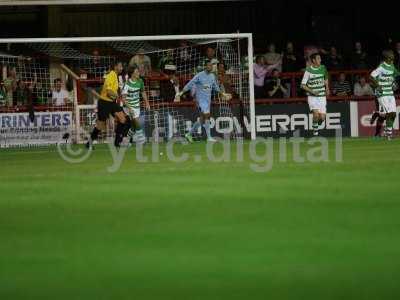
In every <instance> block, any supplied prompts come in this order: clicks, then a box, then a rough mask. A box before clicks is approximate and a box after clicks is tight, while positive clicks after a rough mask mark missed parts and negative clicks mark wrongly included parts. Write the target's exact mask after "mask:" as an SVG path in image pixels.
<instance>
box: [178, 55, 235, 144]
mask: <svg viewBox="0 0 400 300" xmlns="http://www.w3.org/2000/svg"><path fill="white" fill-rule="evenodd" d="M212 70H213V65H212V62H211V61H207V62H206V63H205V70H204V71H202V72H200V73H198V74H197V75H195V76H194V77H193V78H192V80H190V81H189V82H188V83H187V84H186V85H185V87H184V88H183V89H182V91H181V92H179V93H178V94H177V95H176V97H177V98H180V97H181V96H182V95H183V94H184V93H186V92H188V91H190V90H191V89H192V88H193V87H195V98H196V102H197V106H198V107H199V109H200V120H199V121H196V122H195V123H194V124H193V127H192V129H191V130H190V132H189V133H187V134H186V135H185V137H186V139H187V140H188V141H189V142H193V138H192V136H193V134H194V133H195V132H196V131H197V130H198V129H199V127H200V126H201V125H203V127H204V129H205V130H206V134H207V140H208V141H209V142H215V139H213V138H212V136H211V133H210V106H211V95H212V91H213V90H214V91H216V92H218V93H219V94H220V95H221V97H223V98H224V99H225V100H230V99H231V98H232V96H231V95H230V94H226V93H224V92H222V91H221V88H220V87H219V84H218V82H217V79H216V77H215V74H214V73H212Z"/></svg>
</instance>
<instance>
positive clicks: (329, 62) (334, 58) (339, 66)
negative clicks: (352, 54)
mask: <svg viewBox="0 0 400 300" xmlns="http://www.w3.org/2000/svg"><path fill="white" fill-rule="evenodd" d="M326 67H327V68H328V70H343V59H342V56H341V55H339V54H338V53H337V50H336V48H335V47H331V48H330V51H329V55H328V57H327V58H326Z"/></svg>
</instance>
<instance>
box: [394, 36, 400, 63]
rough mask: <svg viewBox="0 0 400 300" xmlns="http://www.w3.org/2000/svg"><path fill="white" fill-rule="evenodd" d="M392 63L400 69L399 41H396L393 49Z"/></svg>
mask: <svg viewBox="0 0 400 300" xmlns="http://www.w3.org/2000/svg"><path fill="white" fill-rule="evenodd" d="M394 56H395V59H394V65H395V66H396V69H397V70H400V42H397V43H396V45H395V49H394Z"/></svg>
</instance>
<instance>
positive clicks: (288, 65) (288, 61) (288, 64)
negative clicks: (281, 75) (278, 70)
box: [282, 42, 299, 72]
mask: <svg viewBox="0 0 400 300" xmlns="http://www.w3.org/2000/svg"><path fill="white" fill-rule="evenodd" d="M282 70H283V72H296V71H298V70H299V58H298V57H297V55H296V53H295V52H294V47H293V43H292V42H288V43H287V44H286V51H285V52H284V53H283V57H282Z"/></svg>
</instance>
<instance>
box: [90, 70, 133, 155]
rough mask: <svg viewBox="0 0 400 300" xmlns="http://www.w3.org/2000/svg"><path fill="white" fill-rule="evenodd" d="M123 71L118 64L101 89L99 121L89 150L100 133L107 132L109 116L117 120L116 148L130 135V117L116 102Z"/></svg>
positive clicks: (91, 136) (93, 132)
mask: <svg viewBox="0 0 400 300" xmlns="http://www.w3.org/2000/svg"><path fill="white" fill-rule="evenodd" d="M122 71H123V66H122V62H116V63H115V64H114V68H113V70H111V71H110V72H109V73H108V74H107V75H106V78H105V81H104V84H103V88H102V89H101V93H100V98H99V99H98V101H97V121H96V125H95V127H94V128H93V131H92V133H91V134H90V139H89V141H88V142H87V144H86V147H87V148H92V147H93V141H95V140H97V137H98V135H99V133H100V132H101V131H103V130H106V121H107V119H108V118H109V116H110V115H111V116H113V117H114V118H115V119H116V120H117V126H116V129H115V142H114V145H115V146H116V147H119V146H120V143H121V142H122V139H123V137H124V136H126V134H127V133H128V130H129V127H130V122H129V120H128V118H129V117H128V116H126V114H125V113H124V111H123V109H122V107H121V106H120V105H118V103H117V102H116V100H117V98H118V88H119V85H118V75H119V74H121V73H122Z"/></svg>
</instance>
